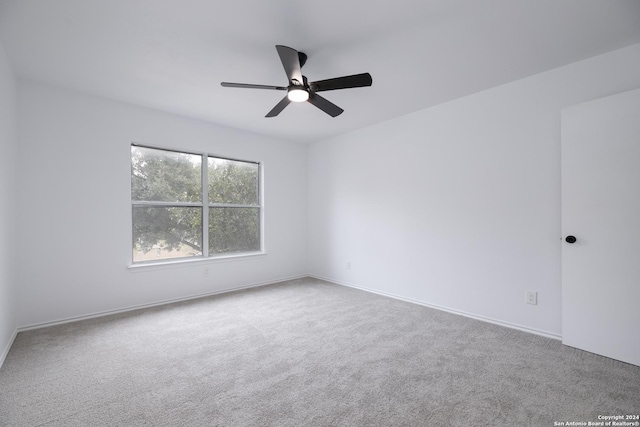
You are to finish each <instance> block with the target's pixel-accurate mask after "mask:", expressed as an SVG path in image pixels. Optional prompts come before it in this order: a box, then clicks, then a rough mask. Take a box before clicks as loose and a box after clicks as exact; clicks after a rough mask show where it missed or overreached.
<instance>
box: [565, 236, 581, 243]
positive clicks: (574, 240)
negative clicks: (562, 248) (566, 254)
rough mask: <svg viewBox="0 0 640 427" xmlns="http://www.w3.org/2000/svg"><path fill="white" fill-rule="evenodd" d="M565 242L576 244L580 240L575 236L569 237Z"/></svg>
mask: <svg viewBox="0 0 640 427" xmlns="http://www.w3.org/2000/svg"><path fill="white" fill-rule="evenodd" d="M564 240H565V241H566V242H567V243H575V242H576V240H578V239H576V237H575V236H567V237H566V239H564Z"/></svg>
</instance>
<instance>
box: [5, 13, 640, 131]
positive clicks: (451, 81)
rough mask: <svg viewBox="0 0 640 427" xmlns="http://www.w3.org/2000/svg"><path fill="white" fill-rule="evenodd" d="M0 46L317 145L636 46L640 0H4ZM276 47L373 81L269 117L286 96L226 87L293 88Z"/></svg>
mask: <svg viewBox="0 0 640 427" xmlns="http://www.w3.org/2000/svg"><path fill="white" fill-rule="evenodd" d="M0 42H1V43H2V45H3V46H4V48H5V50H6V52H7V55H8V56H9V60H10V61H11V63H12V66H13V68H14V70H15V72H16V74H17V75H18V76H19V77H20V78H23V79H28V80H35V81H41V82H45V83H49V84H53V85H57V86H62V87H66V88H71V89H75V90H79V91H83V92H88V93H92V94H96V95H100V96H105V97H108V98H113V99H117V100H121V101H125V102H129V103H133V104H138V105H142V106H146V107H152V108H157V109H160V110H165V111H169V112H173V113H178V114H182V115H186V116H191V117H195V118H200V119H204V120H208V121H211V122H215V123H220V124H223V125H227V126H232V127H236V128H241V129H245V130H249V131H253V132H258V133H262V134H266V135H271V136H274V137H278V138H284V139H288V140H293V141H299V142H311V141H318V140H322V139H325V138H328V137H331V136H335V135H338V134H341V133H345V132H349V131H351V130H355V129H358V128H361V127H364V126H367V125H370V124H373V123H376V122H380V121H384V120H388V119H391V118H393V117H397V116H400V115H403V114H406V113H409V112H412V111H416V110H420V109H423V108H427V107H430V106H433V105H436V104H439V103H442V102H445V101H448V100H451V99H455V98H458V97H461V96H465V95H468V94H471V93H474V92H478V91H481V90H484V89H487V88H490V87H494V86H497V85H500V84H503V83H506V82H509V81H513V80H516V79H519V78H523V77H526V76H529V75H532V74H536V73H539V72H542V71H545V70H549V69H552V68H556V67H559V66H562V65H565V64H568V63H571V62H575V61H578V60H581V59H584V58H588V57H591V56H595V55H598V54H601V53H604V52H607V51H610V50H614V49H617V48H621V47H624V46H628V45H631V44H635V43H640V1H638V0H395V1H388V0H367V1H364V0H362V1H361V0H322V1H304V0H269V1H265V0H224V1H223V0H0ZM276 44H283V45H287V46H290V47H293V48H294V49H297V50H300V51H303V52H305V53H306V54H307V55H308V57H309V59H308V61H307V64H306V65H305V67H304V68H303V74H305V75H306V76H307V77H308V78H309V80H310V81H313V80H321V79H326V78H331V77H338V76H343V75H350V74H357V73H362V72H369V73H371V75H372V76H373V86H372V87H370V88H358V89H348V90H341V91H334V92H324V93H323V96H324V97H325V98H327V99H329V100H330V101H332V102H334V103H335V104H337V105H339V106H340V107H342V108H343V109H344V110H345V112H344V113H343V114H342V115H340V116H338V117H337V118H331V117H329V116H328V115H326V114H325V113H323V112H322V111H320V110H318V109H317V108H315V107H313V106H312V105H311V104H307V103H303V104H292V105H289V107H287V108H286V109H285V110H284V111H283V112H282V113H281V114H280V116H278V117H276V118H269V119H267V118H265V117H264V115H265V114H266V113H267V112H268V111H269V110H271V108H272V107H273V106H274V105H275V104H276V103H277V102H278V101H279V100H280V99H281V98H282V96H283V92H277V91H265V90H249V89H230V88H223V87H221V86H220V82H221V81H232V82H241V83H257V84H268V85H282V86H285V85H286V84H287V79H286V76H285V73H284V71H283V69H282V65H281V64H280V60H279V58H278V55H277V52H276V50H275V47H274V46H275V45H276Z"/></svg>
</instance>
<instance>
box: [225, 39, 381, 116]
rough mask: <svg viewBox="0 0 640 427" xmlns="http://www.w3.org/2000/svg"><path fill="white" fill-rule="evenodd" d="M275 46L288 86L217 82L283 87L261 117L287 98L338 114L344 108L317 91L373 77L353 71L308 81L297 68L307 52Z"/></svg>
mask: <svg viewBox="0 0 640 427" xmlns="http://www.w3.org/2000/svg"><path fill="white" fill-rule="evenodd" d="M276 50H277V51H278V55H279V56H280V61H281V62H282V65H283V66H284V71H285V73H286V74H287V79H288V80H289V85H288V86H269V85H254V84H246V83H229V82H222V83H220V84H221V85H222V86H224V87H239V88H246V89H271V90H286V91H287V96H285V97H284V98H282V101H280V102H278V104H276V106H275V107H273V109H272V110H271V111H269V112H268V113H267V115H266V116H265V117H275V116H277V115H278V114H280V112H282V110H284V108H285V107H286V106H287V105H289V103H290V102H304V101H307V102H309V103H311V104H313V105H315V106H316V107H318V108H319V109H321V110H322V111H324V112H325V113H327V114H328V115H330V116H331V117H336V116H338V115H340V114H341V113H342V112H343V111H344V110H343V109H342V108H340V107H338V106H337V105H335V104H334V103H332V102H330V101H328V100H326V99H325V98H323V97H321V96H320V95H318V94H317V92H322V91H326V90H336V89H350V88H355V87H364V86H371V83H372V82H373V80H372V79H371V74H369V73H363V74H354V75H352V76H344V77H336V78H333V79H327V80H318V81H316V82H310V83H309V82H308V81H307V78H306V77H305V76H303V75H302V71H301V68H302V66H303V65H304V64H305V62H307V55H305V54H304V53H302V52H298V51H297V50H295V49H292V48H290V47H287V46H281V45H277V46H276Z"/></svg>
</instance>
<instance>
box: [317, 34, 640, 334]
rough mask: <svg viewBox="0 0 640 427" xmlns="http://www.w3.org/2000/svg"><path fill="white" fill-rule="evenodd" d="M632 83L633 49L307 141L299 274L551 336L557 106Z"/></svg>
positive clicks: (557, 304)
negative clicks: (534, 295)
mask: <svg viewBox="0 0 640 427" xmlns="http://www.w3.org/2000/svg"><path fill="white" fill-rule="evenodd" d="M424 78H427V77H424ZM637 87H640V45H635V46H631V47H628V48H625V49H621V50H618V51H614V52H610V53H608V54H605V55H602V56H598V57H594V58H591V59H589V60H586V61H581V62H578V63H575V64H572V65H569V66H565V67H562V68H559V69H556V70H552V71H549V72H545V73H542V74H539V75H535V76H532V77H529V78H526V79H523V80H519V81H516V82H513V83H510V84H506V85H503V86H499V87H496V88H493V89H490V90H487V91H484V92H481V93H477V94H474V95H471V96H467V97H464V98H461V99H458V100H455V101H452V102H448V103H446V104H442V105H439V106H436V107H434V108H430V109H426V110H422V111H418V112H416V113H413V114H410V115H407V116H403V117H400V118H398V119H394V120H391V121H388V122H384V123H380V124H377V125H374V126H371V127H369V128H366V129H362V130H359V131H356V132H353V133H350V134H347V135H343V136H339V137H336V138H333V139H330V140H326V141H321V142H318V143H315V144H313V145H311V146H310V148H309V155H308V161H309V260H310V266H309V269H310V273H311V274H313V275H315V276H317V277H323V278H328V279H330V280H333V281H336V282H339V283H343V284H348V285H352V286H358V287H363V288H367V289H371V290H374V291H377V292H381V293H386V294H391V295H395V296H398V297H402V298H406V299H411V300H414V301H418V302H421V303H425V304H427V305H435V306H439V307H443V308H446V309H450V310H454V311H458V312H463V313H468V314H471V315H474V316H477V317H484V318H488V319H494V320H496V321H498V322H501V323H504V324H510V325H514V326H520V327H522V328H524V329H529V330H532V331H538V332H541V333H545V334H548V335H552V336H559V335H560V334H561V282H560V268H561V258H560V248H561V246H560V245H561V237H562V236H561V234H560V233H561V230H560V110H561V109H562V108H563V107H566V106H569V105H573V104H577V103H580V102H584V101H587V100H590V99H594V98H599V97H603V96H606V95H610V94H613V93H617V92H622V91H625V90H629V89H633V88H637ZM347 261H350V263H351V269H350V270H348V269H347V268H346V262H347ZM526 290H534V291H537V292H538V301H539V302H538V305H537V306H532V305H527V304H525V291H526Z"/></svg>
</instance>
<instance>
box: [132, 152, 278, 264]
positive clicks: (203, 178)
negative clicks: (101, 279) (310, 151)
mask: <svg viewBox="0 0 640 427" xmlns="http://www.w3.org/2000/svg"><path fill="white" fill-rule="evenodd" d="M134 147H140V148H147V149H151V150H159V151H166V152H170V153H179V154H188V155H195V156H199V157H200V161H201V163H200V172H201V173H200V185H201V194H200V202H199V203H196V202H166V201H148V200H134V199H133V194H132V189H133V173H132V169H131V159H132V156H131V153H132V149H133V148H134ZM128 154H129V170H130V172H129V178H130V179H129V184H130V186H129V199H130V203H131V204H130V211H129V219H130V227H129V230H130V233H131V234H130V242H131V243H130V248H129V254H130V263H129V268H130V269H135V268H139V267H153V266H156V267H162V266H172V265H175V264H184V263H193V262H202V261H223V260H224V261H231V260H240V259H243V258H251V257H255V256H260V255H266V251H265V242H264V236H265V233H264V184H263V182H264V163H263V162H262V161H256V160H245V159H238V158H234V157H229V156H224V155H218V154H214V153H210V152H204V151H202V152H198V151H192V150H183V149H177V148H169V147H162V146H156V145H147V144H140V143H136V142H132V143H131V144H130V145H129V152H128ZM209 158H213V159H220V160H229V161H234V162H243V163H250V164H253V165H257V166H258V182H257V187H258V188H257V204H256V205H244V204H226V203H210V202H209V173H208V171H209ZM135 207H193V208H200V209H201V214H202V218H201V230H200V232H201V236H202V243H201V246H202V251H201V252H202V253H201V255H194V256H189V257H177V258H166V259H158V260H148V261H134V259H133V257H134V255H133V253H134V247H135V241H134V228H133V216H134V215H133V212H134V209H135ZM211 208H214V209H215V208H252V209H258V212H259V213H258V219H259V224H258V227H259V230H258V238H259V246H260V247H259V249H258V250H256V251H245V252H225V253H216V254H209V211H210V209H211Z"/></svg>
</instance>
